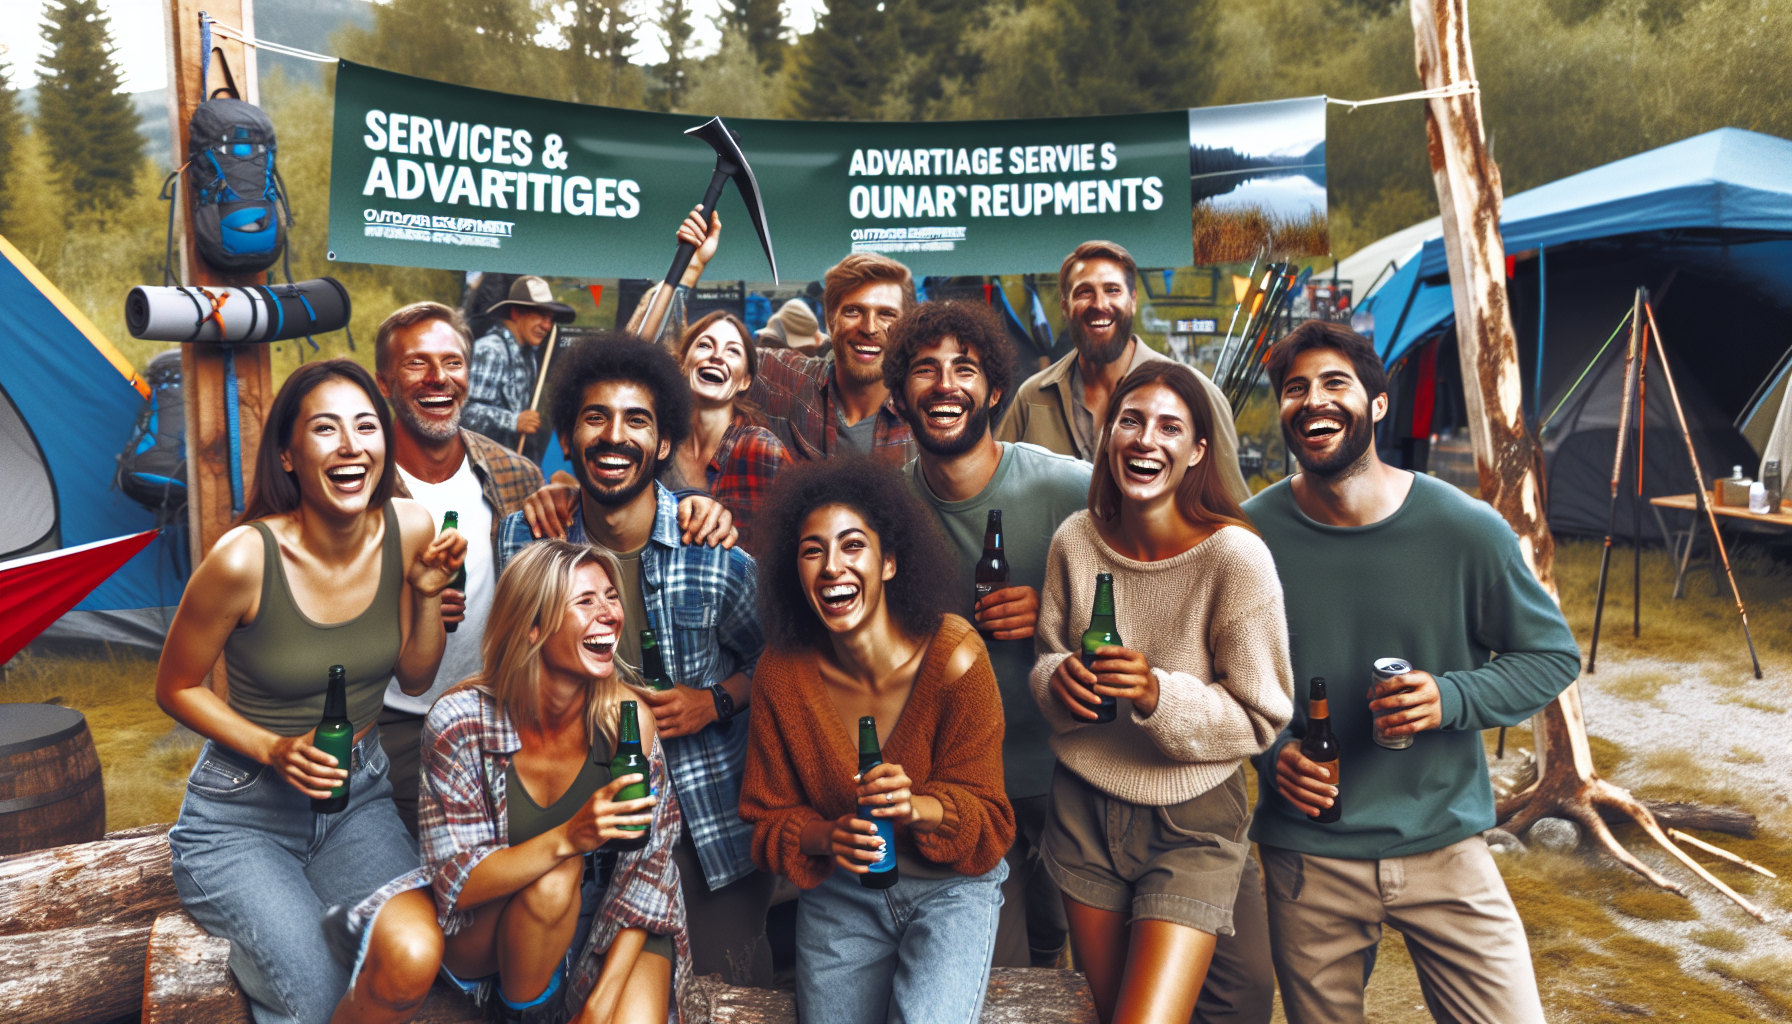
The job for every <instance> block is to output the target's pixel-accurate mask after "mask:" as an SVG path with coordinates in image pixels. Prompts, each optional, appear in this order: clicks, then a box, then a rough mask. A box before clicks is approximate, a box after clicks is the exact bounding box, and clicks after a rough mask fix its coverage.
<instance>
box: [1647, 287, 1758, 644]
mask: <svg viewBox="0 0 1792 1024" xmlns="http://www.w3.org/2000/svg"><path fill="white" fill-rule="evenodd" d="M1638 294H1639V295H1640V294H1641V289H1638ZM1642 303H1643V312H1645V313H1647V314H1648V316H1649V328H1650V329H1651V330H1653V331H1654V332H1655V357H1656V358H1657V359H1659V360H1661V376H1662V379H1663V380H1666V381H1667V382H1668V401H1670V402H1672V403H1673V404H1674V416H1675V417H1676V418H1678V419H1679V421H1680V436H1681V438H1683V439H1684V440H1685V441H1686V456H1687V458H1689V459H1691V460H1692V477H1693V482H1694V483H1695V484H1696V485H1697V486H1698V488H1699V504H1700V505H1702V506H1704V509H1705V516H1706V518H1707V519H1709V520H1710V521H1711V542H1712V543H1713V544H1716V545H1717V554H1718V557H1720V558H1721V559H1723V563H1724V575H1725V576H1727V577H1728V578H1729V580H1730V596H1731V597H1733V598H1735V599H1736V614H1737V615H1738V616H1740V617H1741V619H1742V638H1743V639H1744V640H1746V641H1748V657H1749V660H1750V661H1751V662H1753V663H1754V666H1755V678H1756V679H1760V678H1761V658H1760V656H1759V655H1757V654H1756V653H1755V638H1754V635H1753V634H1751V633H1750V632H1749V630H1748V609H1747V608H1745V607H1743V604H1742V590H1741V589H1740V588H1739V587H1737V586H1736V572H1735V570H1733V569H1731V568H1730V553H1729V551H1727V550H1725V549H1724V535H1723V531H1722V530H1720V529H1718V525H1717V511H1716V510H1715V509H1713V508H1712V507H1711V493H1710V492H1709V491H1707V490H1705V474H1704V471H1702V470H1701V469H1699V453H1698V452H1697V451H1695V450H1694V449H1693V446H1692V428H1690V427H1688V426H1687V425H1686V410H1685V409H1684V408H1682V407H1681V405H1680V389H1679V388H1677V387H1675V386H1674V369H1673V367H1671V366H1669V365H1668V346H1667V342H1666V340H1665V339H1663V338H1662V336H1661V325H1660V324H1658V323H1656V322H1655V309H1654V307H1653V306H1651V305H1649V300H1648V299H1643V300H1642ZM1688 551H1689V553H1690V545H1689V548H1688Z"/></svg>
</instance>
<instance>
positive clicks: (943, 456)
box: [884, 302, 1275, 1024]
mask: <svg viewBox="0 0 1792 1024" xmlns="http://www.w3.org/2000/svg"><path fill="white" fill-rule="evenodd" d="M1017 360H1018V354H1017V353H1016V352H1015V349H1014V343H1013V342H1012V341H1011V340H1010V339H1009V337H1008V333H1007V331H1006V330H1005V329H1004V328H1003V326H1002V323H1001V321H1000V320H998V319H997V318H996V316H995V314H994V313H993V312H991V311H990V310H989V308H988V307H987V306H984V305H981V304H978V303H966V302H928V303H923V304H922V305H920V306H917V307H916V308H915V309H914V310H913V311H912V312H910V313H909V314H908V315H907V316H905V317H903V318H902V319H901V320H899V321H898V322H897V323H896V324H895V326H894V327H892V328H891V330H890V339H889V344H888V347H887V351H886V352H885V354H884V379H885V381H886V384H887V386H888V387H889V389H890V396H891V401H892V404H893V405H894V406H895V408H896V409H897V411H899V412H900V413H901V414H902V416H903V418H904V419H905V420H907V422H908V424H909V427H910V429H911V430H913V431H914V435H915V444H916V447H917V449H918V451H917V453H916V457H915V460H914V461H913V462H910V463H909V464H908V466H907V467H905V468H904V470H903V473H904V475H905V476H906V477H907V478H908V481H909V486H910V487H911V488H912V489H913V490H914V492H915V493H916V495H918V496H919V497H920V498H921V500H922V501H923V502H925V503H926V504H927V505H928V506H929V507H930V508H932V509H933V510H934V513H935V515H936V516H937V517H938V518H939V522H940V525H941V527H943V528H944V530H945V532H946V536H947V539H948V540H949V541H950V542H951V544H952V547H953V549H954V551H955V552H956V553H957V556H958V565H959V572H960V579H959V587H958V596H957V598H956V600H955V601H954V602H953V605H952V608H953V610H954V611H955V612H957V613H958V614H960V615H963V616H964V617H966V618H967V619H970V620H971V621H972V622H973V623H975V624H976V626H977V627H978V629H979V630H980V631H982V633H983V635H984V639H985V641H986V643H987V644H988V647H989V660H990V664H991V666H992V668H994V670H995V674H996V683H997V686H998V688H999V689H1000V690H1001V694H1002V713H1003V716H1004V719H1005V721H1006V729H1005V732H1004V734H1003V737H1002V768H1003V774H1004V778H1005V783H1006V788H1007V794H1008V801H1009V803H1010V804H1011V805H1012V806H1013V807H1014V818H1015V836H1014V845H1013V847H1012V848H1011V849H1010V850H1009V853H1008V867H1009V874H1008V880H1007V882H1006V883H1005V884H1004V885H1003V897H1004V902H1003V904H1002V920H1001V925H1000V927H999V929H998V931H997V936H996V950H995V964H996V966H998V967H1028V966H1051V965H1053V964H1055V963H1057V962H1058V959H1059V957H1060V956H1061V955H1062V953H1063V950H1064V945H1065V940H1066V938H1067V935H1068V924H1067V922H1066V920H1065V916H1064V904H1063V897H1062V896H1061V895H1060V893H1059V891H1058V887H1057V885H1056V883H1054V882H1053V880H1052V877H1051V875H1050V874H1048V873H1047V872H1046V871H1045V870H1044V869H1043V867H1041V865H1040V864H1039V840H1040V837H1041V835H1042V834H1043V832H1044V829H1045V823H1046V820H1047V816H1048V812H1049V806H1048V800H1049V796H1048V793H1049V791H1050V789H1051V777H1052V766H1053V764H1054V762H1055V757H1054V755H1053V754H1052V751H1051V748H1050V747H1049V746H1048V742H1047V741H1048V740H1049V739H1050V737H1051V732H1052V731H1051V726H1049V725H1048V724H1046V721H1045V718H1044V716H1043V715H1041V714H1040V712H1039V705H1038V704H1037V702H1035V701H1034V700H1033V696H1032V690H1031V689H1030V687H1029V684H1028V674H1029V673H1030V672H1031V671H1032V668H1033V660H1034V649H1033V643H1032V637H1033V629H1034V625H1035V623H1036V622H1037V621H1038V618H1039V590H1040V587H1041V586H1042V585H1043V584H1044V582H1045V568H1046V555H1047V554H1048V552H1049V551H1050V549H1051V540H1052V534H1053V533H1054V532H1055V531H1056V530H1057V528H1058V524H1059V523H1062V522H1063V521H1064V520H1065V518H1067V517H1068V516H1070V515H1071V514H1072V513H1074V512H1077V511H1078V510H1080V509H1082V508H1084V507H1086V505H1087V502H1088V496H1089V478H1090V474H1091V470H1092V468H1093V467H1091V466H1090V464H1089V463H1087V462H1084V461H1082V460H1081V459H1077V458H1075V457H1073V456H1070V455H1068V454H1056V453H1053V452H1051V451H1048V450H1047V449H1045V448H1042V447H1040V446H1038V445H1035V444H1029V443H1026V442H1019V441H997V440H996V439H995V436H994V431H993V429H992V424H993V423H995V422H996V421H998V420H1000V418H1001V415H1002V412H1003V410H1004V409H1005V408H1006V407H1007V405H1008V402H1009V396H1010V395H1012V394H1013V389H1014V385H1015V383H1016V382H1015V380H1014V377H1015V367H1016V365H1017ZM992 509H1000V510H1001V512H1002V530H1003V534H1002V540H1003V552H1004V554H1005V555H1006V556H1007V559H1008V583H1009V586H1008V587H1006V588H1004V589H1002V590H997V591H995V592H993V593H990V594H986V595H984V596H983V597H981V598H978V597H976V595H975V592H974V590H973V589H972V582H971V581H972V580H973V579H974V578H975V577H974V575H973V574H974V572H975V567H976V564H977V560H978V559H979V558H981V557H982V555H983V537H984V532H985V528H986V526H987V524H988V520H989V513H990V511H991V510H992ZM1233 916H1234V920H1235V922H1236V924H1235V927H1236V929H1237V933H1236V934H1234V935H1228V936H1222V937H1220V939H1219V942H1218V945H1217V946H1216V947H1215V949H1214V959H1213V965H1212V966H1211V967H1210V969H1209V970H1208V975H1207V981H1206V983H1205V984H1204V985H1203V986H1202V990H1201V997H1200V1000H1199V1002H1197V1004H1196V1012H1195V1017H1194V1020H1195V1021H1197V1022H1202V1024H1207V1022H1218V1021H1223V1020H1229V1021H1251V1022H1261V1021H1267V1020H1268V1019H1269V1015H1270V1013H1271V1001H1272V999H1273V998H1274V992H1275V978H1274V974H1273V970H1272V967H1271V963H1270V958H1269V937H1268V925H1267V922H1266V921H1265V919H1264V911H1263V895H1262V890H1261V888H1260V886H1259V883H1258V879H1257V872H1256V870H1255V864H1254V863H1253V864H1250V865H1249V866H1248V867H1247V869H1246V870H1245V872H1244V873H1243V876H1242V878H1241V880H1240V892H1239V897H1238V901H1237V903H1236V904H1235V906H1234V914H1233Z"/></svg>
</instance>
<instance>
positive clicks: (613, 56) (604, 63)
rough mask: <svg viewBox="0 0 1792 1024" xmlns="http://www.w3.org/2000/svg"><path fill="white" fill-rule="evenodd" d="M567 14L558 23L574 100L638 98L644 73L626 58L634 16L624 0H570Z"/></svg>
mask: <svg viewBox="0 0 1792 1024" xmlns="http://www.w3.org/2000/svg"><path fill="white" fill-rule="evenodd" d="M564 9H565V10H566V11H567V13H568V15H569V20H568V21H567V23H566V24H565V25H563V26H561V29H560V35H561V38H562V39H563V40H564V41H565V42H566V45H567V60H568V62H569V65H570V68H569V73H568V77H569V80H570V81H569V84H570V86H571V91H570V94H569V95H568V96H567V99H570V100H573V101H575V102H578V103H596V104H601V105H603V106H610V107H635V106H639V105H640V104H641V97H642V90H643V85H644V79H643V77H642V75H641V69H640V68H639V67H637V66H635V65H634V64H631V63H629V59H628V53H629V51H630V50H632V49H634V46H635V29H636V28H637V26H638V22H637V21H636V19H635V16H634V15H633V14H631V13H630V12H629V10H628V6H627V3H626V0H571V2H569V3H567V4H566V5H565V8H564Z"/></svg>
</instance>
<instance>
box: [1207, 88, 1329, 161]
mask: <svg viewBox="0 0 1792 1024" xmlns="http://www.w3.org/2000/svg"><path fill="white" fill-rule="evenodd" d="M1324 138H1325V100H1324V98H1322V97H1317V96H1308V97H1304V98H1301V99H1293V100H1271V101H1270V102H1268V103H1240V104H1237V105H1235V106H1229V107H1199V108H1196V109H1195V110H1193V111H1191V112H1190V113H1189V118H1188V143H1189V145H1191V146H1208V147H1210V148H1214V149H1221V148H1225V147H1228V146H1229V147H1231V148H1232V149H1234V150H1237V151H1238V152H1239V153H1242V154H1244V155H1246V156H1264V155H1267V154H1269V153H1273V152H1275V151H1276V150H1279V149H1284V148H1286V147H1288V146H1290V145H1295V144H1298V143H1305V144H1308V145H1313V144H1317V143H1318V142H1320V141H1322V140H1323V139H1324Z"/></svg>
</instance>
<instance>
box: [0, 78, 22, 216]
mask: <svg viewBox="0 0 1792 1024" xmlns="http://www.w3.org/2000/svg"><path fill="white" fill-rule="evenodd" d="M12 78H13V67H12V65H11V64H10V63H7V62H6V61H0V232H10V231H11V230H12V223H11V218H10V217H8V216H7V215H8V214H9V213H10V212H11V210H12V190H11V189H10V188H9V187H8V183H9V182H11V181H12V174H13V169H14V168H15V167H16V166H17V165H18V161H19V144H20V143H21V142H22V141H23V136H24V134H25V118H24V115H23V114H22V113H21V112H20V110H19V91H18V90H17V89H15V88H13V84H12Z"/></svg>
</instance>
